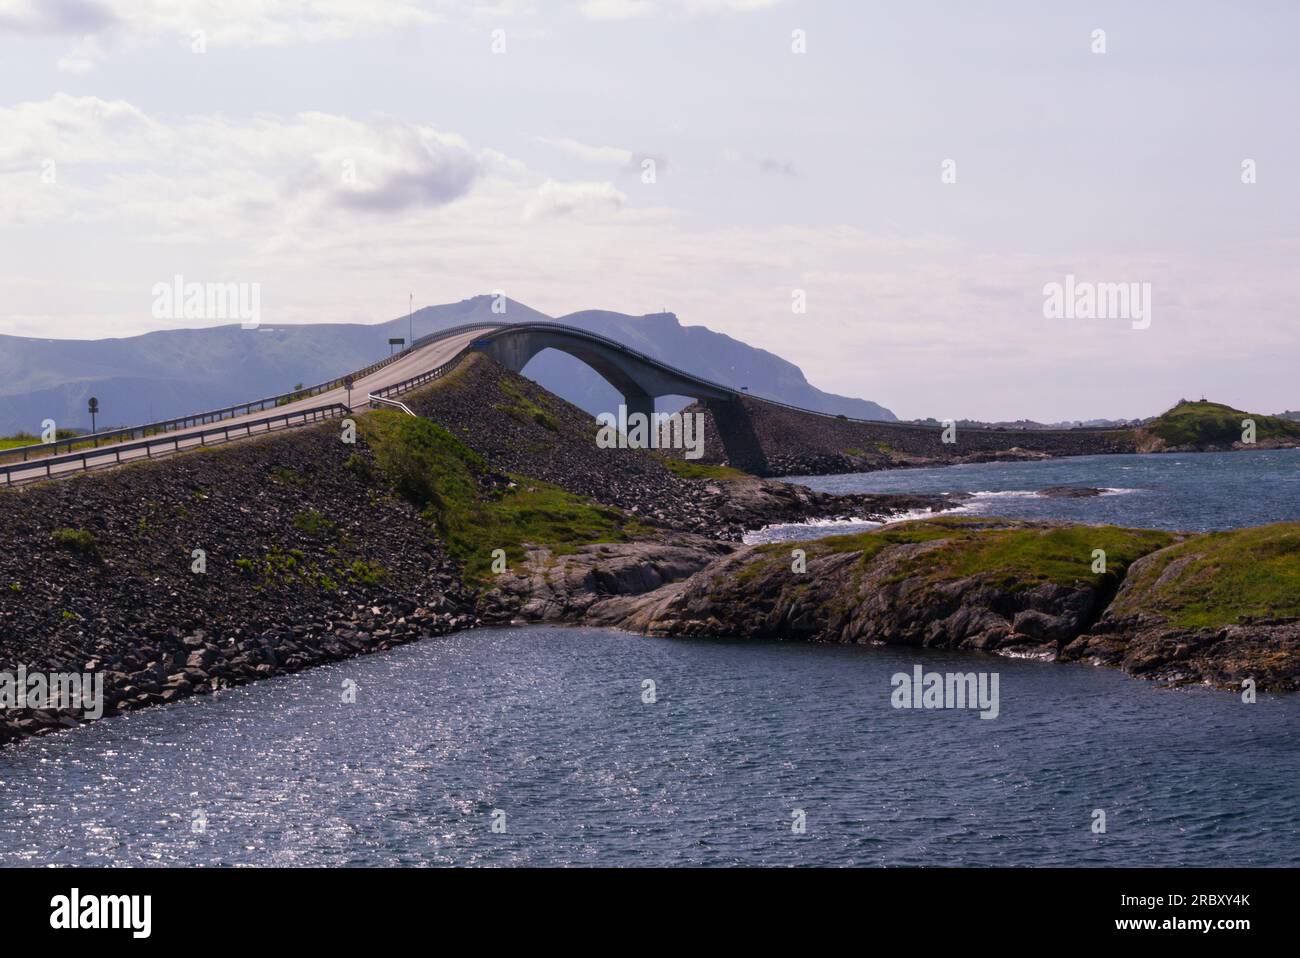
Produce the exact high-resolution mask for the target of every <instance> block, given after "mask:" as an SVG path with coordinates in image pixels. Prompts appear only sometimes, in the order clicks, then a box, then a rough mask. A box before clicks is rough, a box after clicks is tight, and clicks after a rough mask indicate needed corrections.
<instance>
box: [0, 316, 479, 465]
mask: <svg viewBox="0 0 1300 958" xmlns="http://www.w3.org/2000/svg"><path fill="white" fill-rule="evenodd" d="M482 335H483V330H481V329H477V330H469V331H467V332H463V333H457V334H455V335H453V336H448V337H447V338H446V339H439V340H436V341H434V342H432V343H429V344H428V345H426V346H421V347H419V348H418V349H415V350H412V351H411V353H410V354H409V355H406V356H403V357H402V358H401V359H398V360H397V361H396V362H392V363H389V364H388V365H387V366H384V367H383V368H382V369H378V370H376V371H375V372H373V373H371V374H370V375H369V376H366V377H364V378H363V379H358V380H357V381H356V382H354V383H353V384H352V403H351V405H352V408H353V409H354V410H355V409H363V408H365V407H366V406H367V405H369V403H368V401H367V399H366V396H367V394H369V393H372V392H374V391H375V390H376V389H381V388H383V387H384V386H391V385H392V384H393V383H399V382H402V381H403V380H405V379H410V378H412V377H413V376H418V375H419V374H420V373H425V372H428V371H429V370H431V369H434V368H436V367H438V366H441V365H442V364H443V363H445V362H446V361H447V360H449V359H451V358H453V357H454V356H455V355H456V354H457V353H459V352H460V351H461V350H462V349H464V348H465V347H466V346H468V345H469V344H470V343H472V342H473V341H474V340H475V339H476V338H478V337H480V336H482ZM347 401H348V391H347V390H346V389H344V388H343V387H341V386H340V387H339V388H337V389H330V390H327V391H326V392H322V393H317V394H316V395H314V396H308V397H307V398H305V399H299V400H295V401H293V402H289V403H286V404H285V405H283V406H277V407H276V408H274V409H259V410H257V411H255V412H251V413H247V414H245V415H242V416H232V417H231V418H229V419H222V420H219V421H217V422H209V423H205V424H203V425H200V426H190V427H187V428H184V429H177V430H175V431H174V432H168V433H166V434H162V435H157V436H152V437H150V438H151V439H154V440H157V439H163V438H165V439H167V440H169V441H170V440H175V445H170V444H169V445H163V446H156V447H154V448H153V449H151V450H145V449H123V448H119V447H122V446H127V445H131V444H132V443H138V442H140V440H139V439H124V440H122V441H121V442H106V443H102V444H101V445H100V446H99V447H98V448H92V449H76V450H73V452H72V453H71V454H72V455H75V456H76V457H77V458H76V460H75V461H72V462H62V463H50V462H47V461H46V460H48V459H54V458H59V457H62V456H67V455H69V454H70V453H69V452H68V451H67V450H66V449H64V450H62V451H61V452H59V453H52V454H51V455H49V456H45V457H41V458H32V457H34V456H37V455H39V453H38V452H29V453H28V457H29V458H28V460H27V461H26V462H14V461H12V460H6V458H5V457H4V456H3V455H0V465H9V466H13V467H14V468H13V470H12V471H11V472H10V474H9V482H10V483H11V484H15V485H16V484H18V483H20V482H27V481H30V480H33V479H43V478H53V477H58V476H62V475H67V474H70V473H75V472H82V471H83V470H84V469H93V468H95V467H97V466H111V465H117V464H118V463H119V462H122V463H125V462H133V461H135V460H137V459H146V458H153V459H157V458H159V457H160V456H165V455H169V454H171V453H173V452H177V451H180V450H185V449H194V448H197V447H198V446H200V445H205V444H209V445H210V444H213V443H220V442H223V441H224V439H223V437H222V436H216V437H212V436H209V437H207V439H206V440H204V439H201V438H200V437H199V433H202V432H204V431H210V430H213V429H222V430H225V429H229V430H232V431H234V430H241V424H247V423H250V422H254V421H256V420H258V419H265V418H267V417H268V416H276V417H280V416H284V415H286V414H292V413H295V412H302V411H304V410H308V409H312V408H314V407H317V406H328V405H330V404H331V403H347ZM308 421H310V420H308ZM291 424H292V423H291ZM271 426H272V427H274V428H284V423H283V422H281V423H272V424H271ZM268 431H270V429H269V428H268V427H267V426H265V425H263V426H257V427H253V428H252V430H251V433H252V435H257V434H259V433H263V432H268ZM248 434H249V433H248V432H246V431H243V430H241V431H239V433H238V435H231V437H230V438H231V439H237V438H244V437H245V436H247V435H248ZM83 456H84V457H85V463H84V465H83V463H82V457H83ZM3 481H4V480H3V477H2V476H0V484H3Z"/></svg>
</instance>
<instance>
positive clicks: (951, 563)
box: [760, 516, 1178, 590]
mask: <svg viewBox="0 0 1300 958" xmlns="http://www.w3.org/2000/svg"><path fill="white" fill-rule="evenodd" d="M1177 538H1178V537H1177V536H1175V535H1174V534H1172V533H1169V532H1163V531H1160V530H1156V529H1126V528H1122V527H1120V526H1085V525H1079V526H1066V525H1036V524H1032V523H1023V524H1021V523H1015V522H1014V521H1013V522H1011V523H1007V522H1006V521H1003V520H996V521H993V522H991V521H990V520H987V519H980V518H975V517H970V516H944V517H939V518H935V519H920V520H916V521H912V522H902V523H898V524H897V525H891V526H886V527H884V528H881V529H873V530H871V531H869V532H859V533H851V534H849V535H842V536H829V537H827V538H824V539H816V540H812V541H811V542H806V543H798V544H797V546H798V547H801V548H804V549H806V550H807V552H808V555H809V557H810V558H815V557H816V556H818V555H830V554H835V553H846V552H859V553H861V561H862V564H863V565H867V564H869V563H871V562H872V561H873V560H874V559H875V558H876V557H877V556H878V555H880V553H881V552H883V551H884V550H885V549H887V548H889V547H890V546H898V545H920V544H924V543H938V544H937V545H936V546H935V547H934V548H932V549H928V550H926V551H925V552H923V553H920V554H917V555H914V556H912V557H910V558H907V559H905V560H903V562H902V563H901V565H900V566H899V568H898V570H897V571H896V572H895V573H893V574H892V575H891V577H890V578H891V579H904V578H913V577H919V578H924V579H926V580H929V581H932V582H938V581H946V580H956V579H965V578H972V577H978V578H981V579H984V580H986V581H988V582H989V583H990V584H993V585H996V586H998V587H1000V588H1004V589H1013V590H1014V589H1023V588H1031V587H1033V586H1035V585H1038V584H1040V583H1044V582H1050V583H1054V584H1058V585H1073V584H1075V583H1079V582H1083V583H1089V584H1092V585H1094V586H1098V587H1102V586H1105V585H1113V584H1115V583H1116V582H1118V581H1119V580H1120V579H1122V578H1123V576H1124V574H1125V572H1126V571H1127V569H1128V567H1129V566H1130V565H1131V564H1132V563H1133V562H1134V561H1136V560H1137V559H1140V558H1141V557H1142V556H1144V555H1147V554H1149V553H1151V552H1155V551H1156V550H1158V549H1162V548H1164V547H1166V546H1168V545H1170V544H1171V543H1173V542H1175V541H1177ZM791 548H792V545H791V544H790V543H779V544H773V545H770V546H764V547H763V548H762V549H761V550H760V551H761V552H764V553H768V554H771V555H773V556H775V555H776V554H777V553H781V554H782V556H785V555H788V554H789V551H790V549H791ZM1097 549H1101V550H1103V551H1104V552H1105V553H1106V566H1105V568H1106V571H1105V572H1093V564H1094V561H1095V550H1097ZM781 561H786V560H785V559H784V558H782V560H781Z"/></svg>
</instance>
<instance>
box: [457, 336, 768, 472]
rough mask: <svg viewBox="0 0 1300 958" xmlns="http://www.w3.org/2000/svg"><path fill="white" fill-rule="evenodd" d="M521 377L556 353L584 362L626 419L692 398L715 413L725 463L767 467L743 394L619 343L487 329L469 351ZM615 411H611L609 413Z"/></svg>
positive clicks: (606, 339) (646, 414)
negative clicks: (671, 400)
mask: <svg viewBox="0 0 1300 958" xmlns="http://www.w3.org/2000/svg"><path fill="white" fill-rule="evenodd" d="M469 349H470V350H477V351H479V352H482V353H485V354H486V355H488V356H490V357H491V358H492V359H495V360H496V361H497V362H499V363H500V364H501V365H502V366H505V367H506V368H507V369H509V370H511V371H512V372H516V373H521V372H523V369H524V367H525V366H526V365H528V361H529V360H531V359H532V358H533V357H534V356H536V355H537V354H538V353H540V352H542V351H543V350H547V349H558V350H560V352H564V353H568V354H569V355H570V356H573V357H574V358H576V359H578V360H581V361H582V362H584V363H586V364H587V366H589V367H590V368H591V369H593V370H595V372H596V373H597V374H598V375H600V376H601V377H602V378H603V379H604V380H605V381H606V382H608V383H609V384H610V385H611V386H613V387H614V388H615V389H617V390H618V391H619V392H620V393H622V395H623V404H624V405H625V406H627V412H628V415H629V416H631V415H633V414H635V413H642V414H644V415H645V416H646V417H647V419H648V420H649V419H650V417H651V416H652V414H653V413H654V409H655V399H656V398H657V397H659V396H690V397H692V398H694V399H697V400H699V401H700V402H701V403H703V404H704V405H705V406H706V407H707V408H708V410H709V412H710V413H712V414H713V421H714V423H715V424H716V425H717V427H718V431H719V433H720V435H719V438H720V439H721V440H722V444H723V447H724V448H725V449H726V451H727V459H728V460H729V461H730V462H731V463H732V465H734V466H737V467H739V468H741V469H751V470H757V469H760V468H762V467H763V466H765V462H764V461H763V452H762V446H761V445H760V443H759V441H758V437H757V436H756V435H755V434H754V429H753V426H752V424H751V423H750V420H749V416H748V414H746V412H745V410H744V407H743V406H742V405H741V403H740V398H741V395H742V393H741V392H740V391H739V390H737V389H735V388H733V387H731V386H724V385H722V384H721V383H716V382H713V381H712V380H708V379H704V378H703V377H700V376H696V375H693V374H691V373H688V372H685V371H684V370H681V369H677V368H676V367H674V366H670V365H668V364H667V363H664V362H661V361H659V360H658V359H655V358H654V357H653V356H647V355H646V354H645V353H642V352H639V351H638V350H635V349H632V348H631V347H630V346H626V345H624V344H623V343H620V342H618V341H617V340H615V339H610V338H609V337H607V336H601V335H600V334H599V333H592V332H588V331H587V330H585V329H579V328H578V327H576V326H566V325H564V324H563V323H502V324H500V325H496V326H489V327H486V328H485V329H484V331H483V332H482V333H481V334H479V335H478V336H477V337H476V338H475V340H474V341H473V342H472V343H471V344H470V346H469ZM610 412H613V410H610Z"/></svg>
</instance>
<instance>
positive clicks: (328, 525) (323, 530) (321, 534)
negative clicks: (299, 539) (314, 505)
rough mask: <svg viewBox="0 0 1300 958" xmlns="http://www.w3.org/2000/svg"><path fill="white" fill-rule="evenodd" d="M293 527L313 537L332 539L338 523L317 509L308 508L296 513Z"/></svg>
mask: <svg viewBox="0 0 1300 958" xmlns="http://www.w3.org/2000/svg"><path fill="white" fill-rule="evenodd" d="M293 527H294V528H295V529H297V530H298V531H299V532H301V533H303V534H305V535H309V536H311V537H312V538H313V539H331V538H333V537H334V534H335V533H336V532H337V531H338V523H336V522H334V520H332V519H327V518H325V516H323V515H321V514H320V513H319V512H317V511H316V510H315V509H307V510H305V511H303V512H299V513H298V514H297V515H295V516H294V517H293Z"/></svg>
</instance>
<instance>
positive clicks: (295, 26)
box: [0, 0, 440, 73]
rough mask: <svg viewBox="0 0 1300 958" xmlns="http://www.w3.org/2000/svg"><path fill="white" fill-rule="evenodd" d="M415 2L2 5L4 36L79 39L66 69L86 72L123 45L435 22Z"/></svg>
mask: <svg viewBox="0 0 1300 958" xmlns="http://www.w3.org/2000/svg"><path fill="white" fill-rule="evenodd" d="M439 19H440V17H439V15H438V14H436V13H434V12H432V11H430V10H427V9H425V8H424V7H423V6H422V5H421V4H420V3H418V2H415V0H0V35H3V34H5V33H15V34H20V35H54V36H77V37H80V38H81V42H80V43H79V44H78V46H77V48H76V49H74V50H73V51H71V52H70V53H68V54H65V55H64V56H63V57H62V58H61V59H60V60H59V61H58V67H59V69H61V70H65V71H71V72H75V73H85V72H87V71H88V70H90V69H91V68H92V67H93V65H94V62H95V61H96V60H98V59H102V58H103V57H104V55H105V53H106V52H107V51H108V50H109V49H111V48H115V47H119V46H127V47H133V46H142V45H152V44H157V43H159V42H163V41H166V40H169V39H171V40H178V39H184V41H185V42H186V44H189V43H190V42H191V41H192V39H193V37H194V35H195V33H196V32H197V31H202V33H203V37H204V42H205V44H206V45H208V46H209V47H212V46H223V45H224V46H239V47H278V46H286V45H289V44H296V43H314V42H320V41H328V40H343V39H348V38H351V37H358V36H366V35H374V34H377V33H380V32H385V31H391V30H400V29H407V28H410V27H414V26H421V25H426V24H430V23H435V22H437V21H438V20H439Z"/></svg>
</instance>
